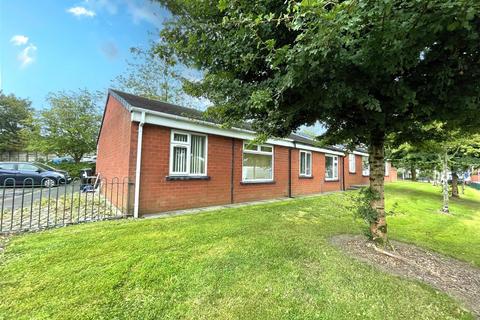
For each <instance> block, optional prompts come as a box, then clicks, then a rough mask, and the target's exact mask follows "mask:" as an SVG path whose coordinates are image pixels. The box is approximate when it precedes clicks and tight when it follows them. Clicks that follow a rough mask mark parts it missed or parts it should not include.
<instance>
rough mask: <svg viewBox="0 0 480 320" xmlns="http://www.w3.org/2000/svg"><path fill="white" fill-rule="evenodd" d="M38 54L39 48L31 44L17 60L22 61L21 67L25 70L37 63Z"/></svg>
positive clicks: (21, 52)
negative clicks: (36, 55) (36, 56)
mask: <svg viewBox="0 0 480 320" xmlns="http://www.w3.org/2000/svg"><path fill="white" fill-rule="evenodd" d="M36 52H37V47H36V46H35V45H34V44H32V43H31V44H29V45H28V46H26V47H25V48H24V49H23V50H22V51H20V53H19V54H18V56H17V58H18V60H19V61H20V67H22V68H25V67H26V66H28V65H29V64H31V63H32V62H33V61H35V53H36Z"/></svg>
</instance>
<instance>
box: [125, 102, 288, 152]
mask: <svg viewBox="0 0 480 320" xmlns="http://www.w3.org/2000/svg"><path fill="white" fill-rule="evenodd" d="M140 110H142V111H145V109H137V108H133V109H132V121H133V122H140V120H141V111H140ZM145 113H146V116H145V123H148V124H153V125H158V126H164V127H169V128H174V129H180V130H186V131H194V132H199V133H205V134H213V135H217V136H224V137H230V138H237V139H241V140H253V139H255V137H256V135H255V132H253V131H248V130H244V129H238V128H221V127H220V126H219V125H215V124H213V123H210V122H207V121H202V120H195V119H189V118H185V117H179V116H174V115H170V114H165V113H161V112H154V111H145ZM160 114H161V115H160ZM266 143H268V144H273V145H277V146H284V147H293V146H294V144H293V142H292V140H290V139H288V140H287V139H275V138H272V139H268V140H267V141H266Z"/></svg>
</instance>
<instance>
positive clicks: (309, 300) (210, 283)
mask: <svg viewBox="0 0 480 320" xmlns="http://www.w3.org/2000/svg"><path fill="white" fill-rule="evenodd" d="M344 197H345V195H344V194H342V193H336V194H330V195H325V196H320V197H315V198H304V199H297V200H293V201H284V202H279V203H274V204H268V205H258V206H250V207H243V208H235V209H227V210H222V211H216V212H210V213H202V214H198V215H191V216H182V217H175V218H167V219H154V220H142V221H132V220H130V221H110V222H101V223H91V224H84V225H79V226H73V227H68V228H63V229H58V230H51V231H46V232H41V233H36V234H28V235H24V236H17V237H14V238H13V239H12V241H11V242H10V243H9V245H8V247H7V250H6V252H5V254H4V257H3V258H1V259H2V260H3V262H2V263H1V264H0V319H32V318H35V319H52V318H53V319H80V318H82V319H112V318H116V319H133V318H137V319H178V318H183V319H314V318H317V319H367V318H368V319H413V318H415V319H471V315H470V314H469V313H467V312H465V311H463V310H462V309H461V308H460V307H459V306H458V304H457V303H456V302H455V301H453V300H452V299H451V298H449V297H447V296H446V295H445V294H443V293H439V292H437V291H435V290H433V289H431V288H429V287H428V286H426V285H423V284H421V283H418V282H414V281H408V280H405V279H402V278H399V277H395V276H391V275H387V274H384V273H381V272H379V271H376V269H375V268H373V267H371V266H368V265H366V264H363V263H360V262H357V261H355V260H353V259H351V258H349V257H348V256H346V255H344V254H343V253H341V252H339V251H338V250H337V249H336V248H334V247H332V246H331V245H330V244H329V242H328V238H329V237H330V236H332V235H335V234H338V233H359V232H360V228H359V224H358V223H357V222H354V221H353V218H352V214H351V213H349V212H348V211H347V210H346V209H345V208H344V203H345V201H344V200H345V198H344ZM387 197H388V206H391V205H392V203H394V202H398V203H399V211H402V212H403V213H402V214H398V215H396V216H394V217H390V218H389V223H390V224H389V228H390V229H389V230H390V232H391V235H392V237H394V238H396V239H400V240H403V241H409V242H414V243H417V244H419V245H422V246H424V247H428V248H431V249H434V250H437V251H440V252H442V253H444V254H448V255H451V256H454V257H457V258H459V259H463V260H466V261H469V262H471V263H473V264H474V265H476V266H480V255H479V254H478V252H480V237H479V234H480V192H479V191H476V190H472V189H468V190H467V194H466V195H465V199H462V200H455V201H453V203H452V211H453V215H452V216H443V215H440V214H438V213H437V209H438V208H440V206H441V194H440V192H439V190H437V189H436V188H434V187H431V186H429V185H428V184H420V183H418V184H415V183H395V184H390V185H388V187H387Z"/></svg>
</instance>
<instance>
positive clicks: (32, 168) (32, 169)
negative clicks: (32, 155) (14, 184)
mask: <svg viewBox="0 0 480 320" xmlns="http://www.w3.org/2000/svg"><path fill="white" fill-rule="evenodd" d="M37 170H38V167H36V166H34V165H31V164H28V163H19V164H18V171H28V172H36V171H37Z"/></svg>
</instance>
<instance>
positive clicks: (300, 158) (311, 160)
mask: <svg viewBox="0 0 480 320" xmlns="http://www.w3.org/2000/svg"><path fill="white" fill-rule="evenodd" d="M302 153H304V154H305V170H306V169H307V163H306V162H307V161H306V160H307V156H308V155H310V170H307V171H310V173H309V174H307V173H305V172H303V173H302ZM312 171H313V156H312V152H311V151H305V150H300V152H299V154H298V174H299V176H300V177H309V178H310V177H312Z"/></svg>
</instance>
